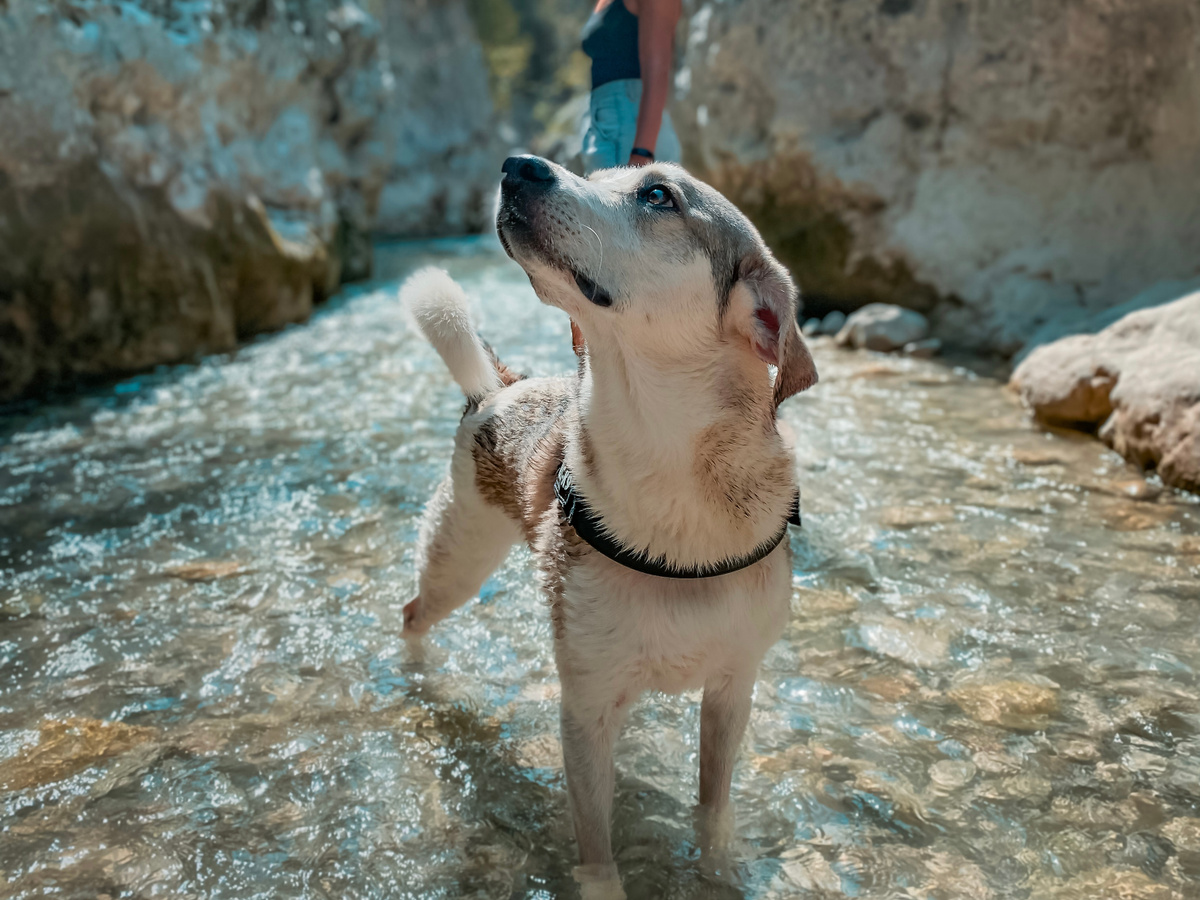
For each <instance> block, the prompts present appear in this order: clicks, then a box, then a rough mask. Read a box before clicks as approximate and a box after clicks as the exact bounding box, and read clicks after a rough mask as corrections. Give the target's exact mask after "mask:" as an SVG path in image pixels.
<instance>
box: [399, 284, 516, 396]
mask: <svg viewBox="0 0 1200 900" xmlns="http://www.w3.org/2000/svg"><path fill="white" fill-rule="evenodd" d="M400 302H401V303H403V304H404V305H405V306H406V307H407V308H408V309H409V310H411V312H412V314H413V318H415V319H416V320H417V325H418V326H420V328H421V333H422V334H424V335H425V338H426V340H428V341H429V343H431V344H433V348H434V349H435V350H437V352H438V354H439V355H440V356H441V357H442V359H443V360H445V362H446V367H447V368H449V369H450V374H451V375H453V376H454V380H455V381H457V382H458V386H459V387H461V388H462V389H463V393H465V394H466V395H467V399H469V400H474V401H476V402H478V401H481V400H483V399H485V398H487V397H489V396H491V395H492V394H494V393H496V391H498V390H500V389H501V388H502V387H504V386H505V385H508V384H512V383H513V382H514V381H516V380H517V378H518V376H516V375H513V373H512V372H510V371H509V370H508V367H507V366H505V365H504V363H502V362H500V360H499V359H497V358H496V354H495V353H493V352H492V348H491V347H489V346H488V345H487V343H486V342H485V341H484V340H483V339H482V338H480V337H479V335H478V334H476V333H475V326H474V324H473V323H472V322H471V313H470V312H469V311H468V309H467V295H466V294H465V293H464V292H463V289H462V288H461V287H459V285H458V282H456V281H455V280H454V279H453V278H451V277H450V276H449V275H448V274H447V273H446V272H445V271H444V270H442V269H436V268H433V267H430V268H427V269H421V270H420V271H419V272H416V273H415V274H413V275H412V276H410V277H409V279H408V280H407V281H406V282H404V285H403V286H402V287H401V288H400Z"/></svg>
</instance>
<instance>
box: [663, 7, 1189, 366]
mask: <svg viewBox="0 0 1200 900" xmlns="http://www.w3.org/2000/svg"><path fill="white" fill-rule="evenodd" d="M685 6H686V10H687V21H686V22H685V24H684V26H683V27H681V31H680V36H681V38H682V42H681V44H680V45H679V47H678V52H679V53H680V56H681V59H680V69H679V73H678V77H677V81H676V94H677V97H676V103H675V106H674V110H675V124H676V127H677V129H678V131H679V132H680V136H681V139H682V141H683V144H684V148H685V162H686V163H687V165H688V166H689V167H690V168H691V169H692V170H693V171H695V172H696V173H697V174H699V175H700V176H701V177H704V178H706V179H707V180H709V181H711V182H712V183H713V184H714V185H715V186H716V187H718V188H719V189H720V190H722V191H724V192H725V193H726V194H727V195H729V196H730V198H731V199H733V200H734V201H735V202H736V203H737V204H739V205H740V206H741V207H742V208H743V209H744V210H745V211H746V212H747V213H748V214H749V215H750V216H751V218H753V219H754V220H755V221H756V222H757V223H758V225H759V226H760V228H761V229H762V231H763V233H764V235H765V237H766V238H767V240H768V242H769V243H770V244H771V245H772V246H773V247H774V248H775V249H776V250H777V252H778V253H779V254H780V256H781V257H782V258H783V259H784V261H785V262H787V263H788V265H789V266H791V268H792V269H793V271H794V273H795V274H796V276H797V279H798V280H799V282H800V284H801V287H802V288H803V290H804V292H805V294H806V298H807V299H806V309H807V310H808V312H807V313H806V314H807V315H812V314H821V313H822V312H825V311H827V310H829V309H835V308H841V309H850V308H854V307H857V306H861V305H863V304H864V303H868V302H873V301H883V302H890V303H900V304H902V305H905V306H909V307H911V308H914V309H917V310H920V311H922V312H925V313H928V314H931V316H932V318H933V320H934V325H935V329H936V331H937V332H938V333H939V334H940V335H941V336H942V337H944V338H947V339H949V340H950V341H951V342H952V343H956V344H959V345H960V346H965V347H968V348H971V349H976V350H985V351H992V352H1000V353H1003V354H1011V353H1013V352H1015V351H1017V350H1018V349H1019V348H1020V347H1022V345H1024V344H1026V343H1027V342H1029V341H1030V340H1031V339H1032V340H1034V341H1035V342H1037V341H1040V340H1042V339H1043V338H1045V337H1047V336H1051V335H1054V336H1056V335H1058V334H1061V333H1063V332H1065V331H1068V330H1070V329H1071V327H1072V325H1073V324H1075V323H1077V322H1081V321H1083V320H1084V319H1086V318H1087V317H1088V316H1090V315H1092V314H1094V313H1095V311H1096V310H1100V309H1104V308H1107V307H1111V306H1114V305H1116V304H1119V303H1122V302H1124V301H1126V300H1128V299H1129V298H1131V297H1132V296H1134V295H1135V294H1137V293H1139V292H1141V291H1143V290H1144V289H1147V288H1149V287H1151V286H1152V285H1155V284H1156V283H1158V282H1161V281H1170V280H1180V281H1182V280H1186V279H1188V278H1192V277H1194V276H1196V275H1198V274H1200V202H1198V201H1197V196H1198V195H1197V187H1196V186H1197V185H1200V103H1198V102H1197V97H1200V6H1198V5H1197V4H1196V3H1195V2H1194V0H1004V2H994V0H802V2H801V0H743V2H710V0H690V2H688V3H686V4H685Z"/></svg>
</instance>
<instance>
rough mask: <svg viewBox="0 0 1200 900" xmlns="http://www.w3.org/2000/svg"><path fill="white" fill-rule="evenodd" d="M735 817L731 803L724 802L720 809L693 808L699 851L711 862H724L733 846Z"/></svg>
mask: <svg viewBox="0 0 1200 900" xmlns="http://www.w3.org/2000/svg"><path fill="white" fill-rule="evenodd" d="M735 819H736V817H735V815H734V812H733V804H732V803H726V804H725V805H724V806H723V807H721V808H720V809H713V808H712V807H711V806H697V807H696V809H695V812H694V821H695V823H696V842H697V844H699V846H700V853H701V854H702V855H703V856H704V857H705V858H707V859H708V860H709V861H710V862H712V863H713V864H716V865H720V864H721V863H722V862H724V861H725V859H726V857H727V856H728V855H729V851H730V849H731V848H732V847H733V834H734V827H735V824H736V822H735Z"/></svg>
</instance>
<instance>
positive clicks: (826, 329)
mask: <svg viewBox="0 0 1200 900" xmlns="http://www.w3.org/2000/svg"><path fill="white" fill-rule="evenodd" d="M845 324H846V314H845V313H844V312H842V311H841V310H840V309H835V310H834V311H833V312H831V313H828V314H827V315H826V316H825V318H823V319H822V320H821V330H820V331H819V332H817V333H818V334H837V333H838V332H839V331H841V330H842V326H843V325H845Z"/></svg>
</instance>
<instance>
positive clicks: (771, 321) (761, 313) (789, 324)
mask: <svg viewBox="0 0 1200 900" xmlns="http://www.w3.org/2000/svg"><path fill="white" fill-rule="evenodd" d="M733 293H734V295H735V297H734V298H733V300H734V302H733V304H732V305H733V307H734V308H735V309H736V310H737V312H736V313H735V315H738V316H739V317H740V318H743V323H742V324H743V331H744V332H745V334H746V336H747V337H749V338H750V344H751V346H752V347H753V349H754V352H755V353H756V354H758V356H759V358H760V359H762V360H763V361H764V362H766V363H768V364H769V365H772V366H776V367H777V368H778V372H777V373H776V375H775V405H776V406H779V404H780V403H782V402H783V401H784V400H786V399H787V398H788V397H790V396H792V394H798V393H799V392H800V391H803V390H806V389H807V388H810V387H812V386H813V385H814V384H816V383H817V367H816V365H815V364H814V363H813V358H812V355H811V354H810V353H809V352H808V347H807V346H805V343H804V338H803V337H802V336H801V335H800V328H799V326H798V325H797V324H796V313H797V305H798V300H799V294H798V292H797V290H796V285H795V284H794V283H793V282H792V278H791V276H790V275H789V274H788V271H787V269H785V268H784V267H783V266H782V265H780V264H779V262H778V261H777V260H776V259H775V257H773V256H772V255H771V254H770V252H769V251H767V250H753V251H751V252H750V253H748V254H746V256H744V257H742V260H741V262H740V263H739V264H738V276H737V281H736V282H735V283H734V285H733Z"/></svg>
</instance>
